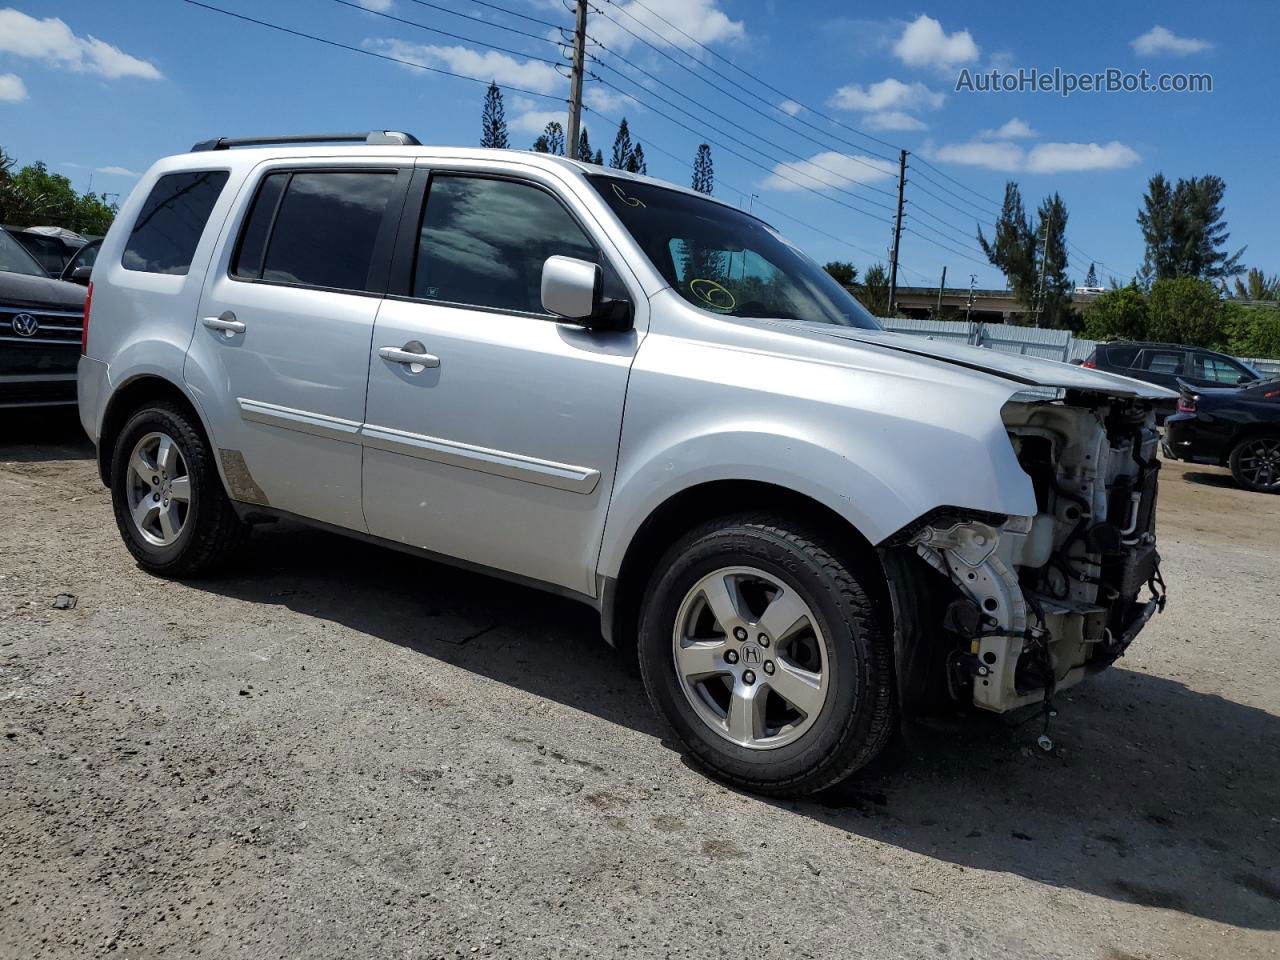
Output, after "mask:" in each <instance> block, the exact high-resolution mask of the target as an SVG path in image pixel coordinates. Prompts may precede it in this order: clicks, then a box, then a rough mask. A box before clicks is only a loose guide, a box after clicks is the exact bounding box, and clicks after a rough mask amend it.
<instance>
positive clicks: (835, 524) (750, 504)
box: [601, 480, 884, 649]
mask: <svg viewBox="0 0 1280 960" xmlns="http://www.w3.org/2000/svg"><path fill="white" fill-rule="evenodd" d="M749 510H754V511H760V510H766V511H768V512H769V513H772V514H776V515H778V516H780V517H784V518H787V519H790V520H798V521H800V522H803V523H805V524H806V525H808V526H811V527H813V528H814V529H816V530H819V531H822V532H823V533H826V534H834V536H835V539H836V540H837V541H839V543H840V544H841V545H842V547H843V549H844V550H846V551H847V552H848V555H849V558H850V559H851V560H852V561H855V562H858V563H860V564H864V565H866V566H868V567H871V568H872V569H874V570H875V571H876V572H877V574H878V575H879V576H880V577H881V578H883V576H884V569H883V567H882V566H881V564H880V560H879V558H878V557H877V555H876V551H875V548H874V547H873V546H872V545H871V543H870V542H869V541H868V540H867V538H866V537H864V536H863V535H862V534H861V533H860V532H859V531H858V529H857V528H856V527H855V526H854V525H853V524H851V523H850V522H849V521H848V520H846V519H845V518H844V517H842V516H840V514H838V513H836V512H835V511H834V510H832V509H831V508H830V507H828V506H826V505H824V504H822V503H819V502H818V501H817V500H814V499H813V498H811V497H807V496H805V495H804V494H802V493H796V492H795V491H794V490H789V489H787V488H786V487H780V486H777V485H775V484H772V483H762V482H760V481H755V480H716V481H713V482H710V483H703V484H699V485H698V486H696V487H690V488H689V489H687V490H682V491H680V492H679V493H677V494H676V495H674V496H673V497H671V498H670V499H669V500H667V501H665V502H664V503H662V504H661V505H660V506H659V507H658V508H657V509H656V510H654V511H653V513H651V514H650V515H649V516H648V517H647V518H646V519H645V521H644V523H642V524H641V525H640V528H639V529H638V530H637V531H636V534H635V536H634V537H632V538H631V543H630V544H629V545H628V546H627V552H626V554H625V555H624V557H623V560H622V566H621V568H620V569H619V571H618V579H617V581H616V582H614V583H613V584H611V585H608V586H607V588H606V591H605V597H604V603H603V605H602V610H601V618H602V624H601V626H602V627H603V628H604V631H605V636H606V637H607V638H608V640H609V642H610V643H612V644H613V645H614V646H615V647H619V648H623V649H631V648H634V646H635V642H636V625H637V623H638V621H639V614H640V601H641V599H642V598H643V596H644V589H645V586H646V585H647V584H648V582H649V576H650V573H651V572H652V570H653V568H654V566H655V565H656V564H657V562H658V560H660V559H661V557H662V555H663V554H664V553H665V552H666V551H667V549H668V548H669V547H670V546H671V545H672V544H673V543H675V542H676V540H677V539H679V538H680V537H681V536H683V535H684V534H685V533H687V532H689V531H690V530H692V529H693V528H694V527H695V526H697V525H698V524H700V523H705V522H706V521H707V520H710V519H713V518H715V517H721V516H727V515H729V514H733V513H742V512H744V511H749ZM868 560H869V561H870V563H869V564H868V563H867V561H868ZM871 565H874V566H871Z"/></svg>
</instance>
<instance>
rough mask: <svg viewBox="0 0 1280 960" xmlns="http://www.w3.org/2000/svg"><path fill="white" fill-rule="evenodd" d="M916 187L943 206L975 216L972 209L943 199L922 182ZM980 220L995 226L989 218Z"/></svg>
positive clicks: (983, 223) (967, 215) (984, 224)
mask: <svg viewBox="0 0 1280 960" xmlns="http://www.w3.org/2000/svg"><path fill="white" fill-rule="evenodd" d="M916 173H920V171H918V170H917V171H916ZM921 176H923V174H921ZM926 179H927V178H926ZM929 182H930V183H933V181H932V180H930V181H929ZM916 189H917V190H919V191H920V192H921V193H923V194H924V195H925V196H926V197H932V198H933V199H934V200H937V201H938V202H939V203H940V204H942V205H943V206H945V207H950V208H951V209H952V210H954V211H955V212H956V213H960V214H963V215H964V216H966V217H972V216H973V213H972V212H970V211H968V210H962V209H961V208H960V207H957V206H956V205H955V204H954V203H951V202H950V201H948V200H945V199H943V198H942V197H940V196H938V195H937V194H936V193H934V192H933V191H932V190H929V189H927V188H925V187H922V186H920V184H919V183H916ZM986 216H987V217H989V216H990V214H987V215H986ZM980 222H981V223H982V225H983V226H988V227H990V226H994V223H993V222H992V221H991V220H989V219H983V220H982V221H980Z"/></svg>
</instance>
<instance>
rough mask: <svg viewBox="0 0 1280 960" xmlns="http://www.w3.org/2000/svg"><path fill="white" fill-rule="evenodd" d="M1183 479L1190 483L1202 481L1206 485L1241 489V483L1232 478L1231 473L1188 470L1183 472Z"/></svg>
mask: <svg viewBox="0 0 1280 960" xmlns="http://www.w3.org/2000/svg"><path fill="white" fill-rule="evenodd" d="M1182 479H1183V480H1185V481H1187V482H1188V483H1202V484H1204V485H1205V486H1206V487H1222V488H1223V489H1226V490H1239V489H1240V485H1239V484H1238V483H1236V482H1235V480H1233V479H1232V478H1231V474H1229V473H1201V472H1200V471H1198V470H1188V471H1187V472H1185V473H1183V475H1182Z"/></svg>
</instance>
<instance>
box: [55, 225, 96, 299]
mask: <svg viewBox="0 0 1280 960" xmlns="http://www.w3.org/2000/svg"><path fill="white" fill-rule="evenodd" d="M100 249H102V238H101V237H99V238H98V239H97V240H90V241H89V242H88V243H86V244H85V245H84V246H83V247H81V248H80V249H79V250H77V251H76V252H75V255H74V256H73V257H72V258H71V259H70V260H68V261H67V265H66V266H65V267H63V268H62V275H61V277H60V278H59V279H62V280H66V281H67V282H68V283H78V284H80V285H81V286H82V287H85V286H88V285H89V276H90V274H92V273H93V264H94V262H95V261H96V260H97V259H98V251H99V250H100Z"/></svg>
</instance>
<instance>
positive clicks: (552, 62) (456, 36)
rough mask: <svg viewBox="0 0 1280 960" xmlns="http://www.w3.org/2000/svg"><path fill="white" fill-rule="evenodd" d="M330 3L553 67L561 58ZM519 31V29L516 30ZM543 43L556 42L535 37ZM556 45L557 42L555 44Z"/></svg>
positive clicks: (334, 0)
mask: <svg viewBox="0 0 1280 960" xmlns="http://www.w3.org/2000/svg"><path fill="white" fill-rule="evenodd" d="M331 2H332V3H337V4H341V5H342V6H344V7H350V8H351V9H352V10H359V11H361V12H362V13H368V14H372V15H373V16H375V17H382V18H384V19H386V20H394V21H395V22H396V23H403V24H404V25H405V26H409V27H417V28H418V29H419V30H425V31H427V32H428V33H438V34H440V36H442V37H449V38H450V39H451V40H461V41H462V42H463V43H474V44H475V45H476V46H478V47H488V48H489V49H490V50H497V51H498V52H499V53H508V54H510V55H511V56H513V57H523V58H524V59H526V60H533V61H535V62H537V63H547V64H550V65H551V66H553V67H558V66H559V65H560V64H561V63H562V62H563V61H562V60H550V59H548V58H547V57H539V56H535V55H533V54H531V53H521V52H520V51H519V50H512V49H511V48H510V47H500V46H498V45H497V44H495V43H486V42H485V41H483V40H477V39H476V38H475V37H464V36H463V35H462V34H460V33H450V32H449V31H448V30H441V29H440V28H439V27H431V26H428V25H427V24H425V23H419V22H418V21H417V20H406V19H405V18H404V17H397V16H396V15H395V14H393V13H383V12H382V11H381V10H373V9H371V8H369V7H363V6H361V5H360V4H358V3H352V2H351V0H331ZM517 32H521V31H517ZM524 36H532V34H524ZM534 39H536V40H541V41H542V42H544V43H550V44H556V41H555V40H552V39H550V38H549V37H535V38H534ZM556 45H557V46H558V45H559V44H556Z"/></svg>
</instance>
